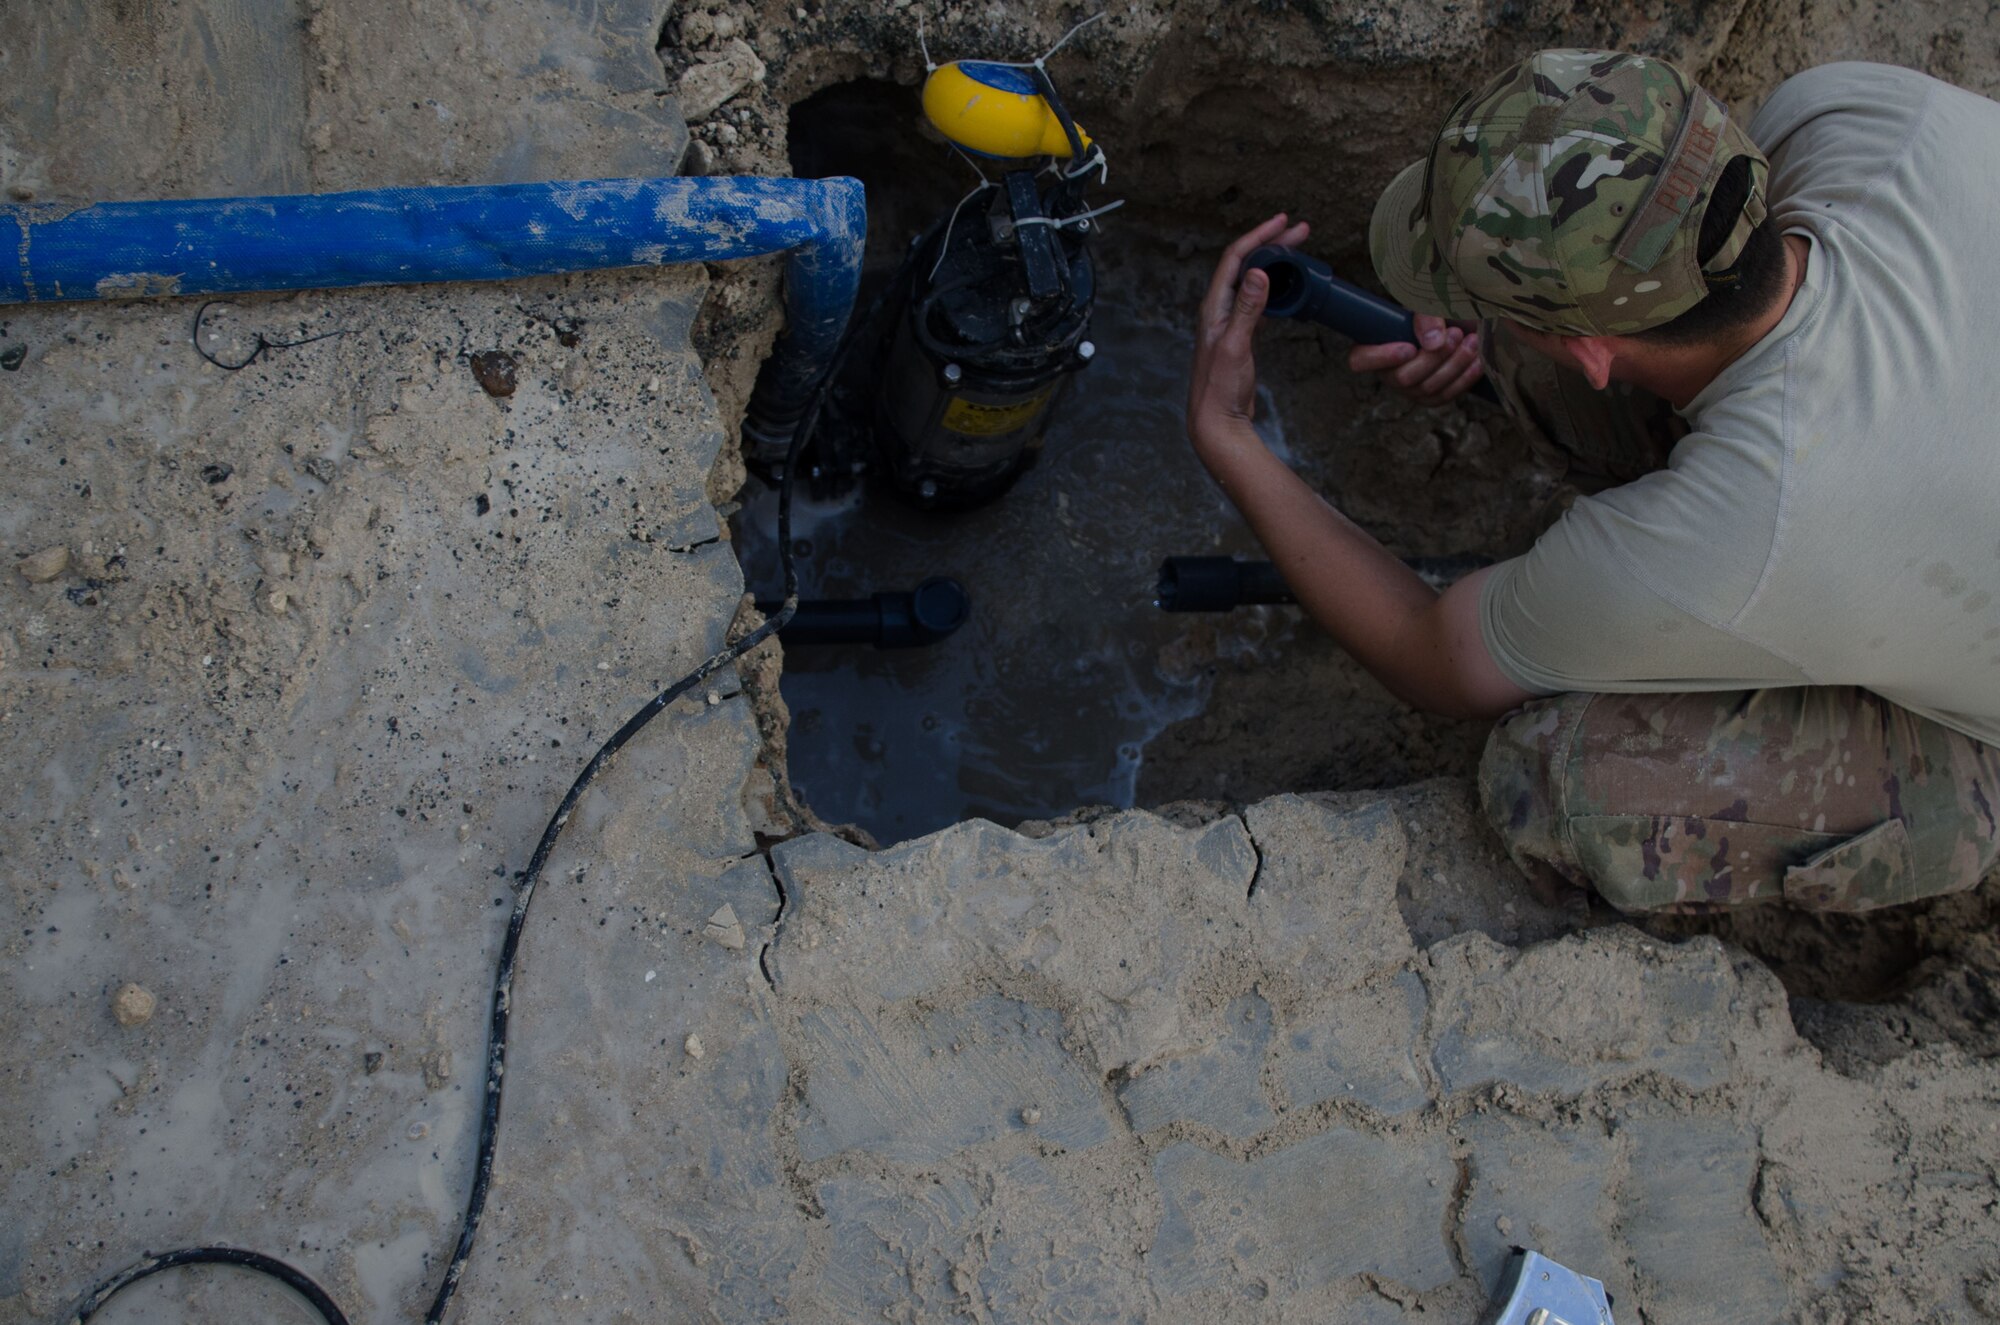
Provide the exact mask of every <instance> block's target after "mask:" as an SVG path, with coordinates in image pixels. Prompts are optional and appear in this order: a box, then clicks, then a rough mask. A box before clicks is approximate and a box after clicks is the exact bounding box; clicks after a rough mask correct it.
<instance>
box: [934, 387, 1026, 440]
mask: <svg viewBox="0 0 2000 1325" xmlns="http://www.w3.org/2000/svg"><path fill="white" fill-rule="evenodd" d="M1050 390H1051V391H1052V390H1054V388H1053V387H1051V388H1050ZM1048 402H1049V392H1048V391H1044V392H1042V393H1041V394H1040V395H1038V396H1030V397H1029V398H1028V399H1026V400H1022V401H1015V402H1013V403H1011V404H1005V405H982V404H980V403H979V402H978V401H976V400H967V399H966V398H965V397H964V396H954V397H952V401H951V403H950V404H949V405H946V406H945V407H944V418H943V419H942V420H940V422H942V423H943V424H944V426H945V427H946V428H949V429H950V430H951V431H952V432H956V433H963V434H965V435H966V436H967V437H995V436H998V435H999V434H1001V433H1003V432H1012V431H1014V429H1016V428H1019V427H1021V426H1022V425H1023V424H1025V423H1027V422H1028V420H1030V419H1032V418H1034V417H1035V415H1036V414H1037V413H1039V412H1040V411H1041V408H1042V406H1044V405H1046V404H1048Z"/></svg>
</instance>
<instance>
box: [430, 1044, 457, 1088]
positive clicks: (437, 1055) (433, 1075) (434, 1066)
mask: <svg viewBox="0 0 2000 1325" xmlns="http://www.w3.org/2000/svg"><path fill="white" fill-rule="evenodd" d="M449 1080H451V1050H449V1049H436V1050H433V1051H432V1052H430V1053H427V1054H425V1055H424V1089H426V1090H443V1089H444V1083H445V1082H447V1081H449Z"/></svg>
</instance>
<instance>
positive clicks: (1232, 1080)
mask: <svg viewBox="0 0 2000 1325" xmlns="http://www.w3.org/2000/svg"><path fill="white" fill-rule="evenodd" d="M1221 1023H1222V1029H1221V1035H1220V1038H1219V1039H1218V1040H1217V1041H1215V1042H1213V1043H1212V1044H1211V1045H1210V1046H1209V1047H1207V1048H1206V1049H1204V1050H1202V1051H1201V1052H1198V1053H1193V1054H1185V1055H1182V1056H1180V1057H1177V1058H1170V1059H1168V1060H1166V1061H1165V1062H1162V1063H1155V1064H1153V1065H1152V1067H1150V1068H1149V1069H1147V1070H1146V1071H1145V1072H1144V1073H1142V1074H1140V1075H1137V1076H1134V1077H1132V1078H1131V1079H1129V1080H1127V1081H1126V1082H1125V1084H1124V1085H1122V1086H1120V1087H1119V1088H1118V1102H1119V1103H1120V1104H1122V1105H1124V1106H1125V1116H1126V1117H1127V1118H1128V1119H1129V1120H1130V1121H1131V1124H1132V1130H1134V1131H1136V1132H1140V1133H1142V1134H1143V1133H1145V1132H1150V1131H1152V1130H1154V1129H1155V1128H1159V1127H1164V1126H1165V1125H1166V1124H1168V1123H1172V1122H1186V1123H1191V1124H1194V1125H1196V1126H1199V1127H1206V1128H1212V1129H1214V1130H1215V1131H1218V1132H1220V1133H1222V1134H1223V1135H1224V1136H1227V1137H1229V1138H1230V1139H1231V1140H1236V1141H1247V1140H1249V1139H1250V1138H1251V1137H1253V1136H1256V1135H1258V1134H1259V1133H1261V1132H1263V1131H1265V1130H1266V1129H1268V1128H1269V1127H1270V1126H1271V1124H1272V1123H1274V1122H1276V1121H1277V1115H1276V1114H1274V1113H1272V1112H1271V1106H1270V1105H1269V1104H1268V1103H1267V1102H1266V1101H1265V1099H1264V1085H1263V1071H1264V1060H1265V1058H1266V1057H1267V1055H1268V1054H1269V1052H1270V1044H1271V1005H1270V1004H1269V1003H1266V1002H1265V1001H1264V1000H1263V999H1262V998H1259V997H1258V996H1257V995H1256V994H1246V995H1244V996H1243V997H1242V998H1239V999H1237V1000H1236V1001H1235V1002H1233V1003H1231V1004H1230V1005H1229V1006H1228V1007H1227V1008H1225V1009H1223V1013H1222V1018H1221Z"/></svg>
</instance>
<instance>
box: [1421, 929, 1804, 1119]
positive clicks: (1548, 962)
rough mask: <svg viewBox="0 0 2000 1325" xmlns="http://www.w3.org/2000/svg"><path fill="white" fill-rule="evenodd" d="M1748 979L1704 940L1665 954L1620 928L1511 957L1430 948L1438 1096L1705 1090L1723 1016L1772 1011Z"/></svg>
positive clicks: (1775, 992)
mask: <svg viewBox="0 0 2000 1325" xmlns="http://www.w3.org/2000/svg"><path fill="white" fill-rule="evenodd" d="M1756 969H1757V970H1758V971H1759V972H1760V973H1761V978H1756V979H1752V980H1751V981H1750V982H1749V983H1748V984H1746V983H1745V980H1744V979H1743V977H1742V976H1741V975H1739V971H1738V965H1737V959H1735V958H1732V957H1731V956H1730V954H1729V953H1728V952H1727V951H1726V950H1725V949H1724V948H1723V947H1722V945H1721V944H1719V943H1717V942H1715V941H1714V940H1713V939H1695V940H1691V941H1689V942H1688V943H1685V944H1681V945H1678V946H1672V947H1670V946H1668V945H1665V944H1661V943H1658V942H1656V941H1654V940H1652V939H1649V938H1646V937H1645V936H1643V935H1641V934H1639V933H1638V932H1637V931H1634V930H1629V929H1624V928H1622V927H1618V928H1613V929H1610V930H1603V931H1597V932H1596V933H1593V934H1592V935H1591V941H1588V942H1586V941H1584V940H1583V939H1581V938H1569V939H1564V940H1560V941H1558V942H1555V943H1549V944H1543V945H1541V946H1538V947H1535V948H1532V949H1529V950H1528V951H1527V952H1526V953H1523V954H1519V955H1516V954H1515V953H1514V951H1513V950H1511V949H1507V948H1504V947H1502V946H1501V945H1499V944H1496V943H1493V942H1492V941H1491V940H1488V939H1485V938H1483V937H1480V936H1469V937H1467V938H1465V939H1461V940H1455V941H1453V942H1450V943H1445V944H1440V945H1438V946H1437V947H1436V948H1433V949H1432V951H1431V964H1430V968H1429V975H1430V982H1431V994H1432V999H1433V1002H1434V1004H1435V1006H1436V1011H1435V1014H1434V1017H1435V1022H1436V1026H1437V1031H1436V1034H1437V1050H1436V1056H1435V1062H1436V1065H1437V1072H1438V1077H1439V1080H1440V1082H1441V1083H1442V1084H1443V1086H1444V1088H1445V1089H1446V1090H1449V1091H1465V1090H1474V1089H1477V1088H1479V1087H1481V1086H1486V1085H1492V1084H1495V1083H1505V1084H1507V1085H1509V1086H1511V1087H1514V1088H1517V1089H1519V1090H1522V1091H1526V1092H1528V1093H1530V1094H1540V1093H1545V1092H1554V1093H1561V1094H1576V1093H1579V1092H1582V1091H1586V1090H1589V1089H1591V1088H1592V1087H1594V1086H1597V1085H1600V1084H1603V1083H1606V1082H1612V1081H1619V1080H1626V1079H1629V1078H1631V1077H1634V1076H1637V1075H1639V1074H1642V1073H1657V1074H1659V1075H1661V1076H1665V1077H1668V1078H1671V1079H1672V1080H1675V1081H1677V1082H1679V1083H1681V1084H1682V1085H1683V1086H1685V1087H1687V1088H1689V1089H1692V1090H1703V1089H1706V1088H1708V1087H1711V1086H1714V1085H1717V1084H1719V1083H1720V1082H1721V1081H1723V1080H1724V1079H1725V1078H1726V1077H1727V1076H1728V1075H1729V1071H1730V1067H1731V1064H1732V1061H1733V1060H1734V1058H1735V1057H1736V1054H1737V1052H1738V1045H1737V1043H1736V1041H1735V1040H1734V1039H1733V1038H1732V1033H1731V1032H1730V1031H1729V1030H1727V1029H1724V1028H1726V1027H1729V1026H1730V1025H1731V1024H1732V1021H1733V1020H1734V1018H1732V1016H1731V1014H1733V1013H1737V1012H1739V1011H1741V1010H1742V1009H1743V1007H1744V1006H1745V1005H1746V1004H1748V1003H1756V1004H1758V1005H1759V1006H1763V1007H1778V1006H1782V991H1780V990H1779V989H1777V987H1776V981H1774V980H1772V979H1771V978H1770V975H1769V973H1768V972H1763V971H1762V968H1756ZM1579 1005H1587V1006H1588V1007H1589V1008H1590V1012H1591V1015H1590V1016H1589V1017H1588V1018H1587V1019H1583V1020H1579V1018H1578V1017H1577V1016H1576V1014H1575V1013H1576V1009H1577V1007H1578V1006H1579ZM1787 1029H1789V1027H1788V1028H1787ZM1750 1038H1752V1039H1753V1040H1761V1038H1762V1037H1760V1036H1755V1035H1754V1034H1753V1035H1752V1036H1751V1037H1750Z"/></svg>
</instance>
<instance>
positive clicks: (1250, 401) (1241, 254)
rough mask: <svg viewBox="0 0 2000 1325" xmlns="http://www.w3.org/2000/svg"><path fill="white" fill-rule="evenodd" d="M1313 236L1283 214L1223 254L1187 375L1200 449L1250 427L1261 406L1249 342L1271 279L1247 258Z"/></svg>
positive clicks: (1192, 432)
mask: <svg viewBox="0 0 2000 1325" xmlns="http://www.w3.org/2000/svg"><path fill="white" fill-rule="evenodd" d="M1308 233H1309V228H1308V227H1307V225H1306V223H1305V222H1303V221H1300V222H1299V223H1297V224H1296V225H1290V226H1288V225H1286V223H1285V214H1284V213H1283V212H1279V213H1278V214H1277V215H1276V216H1274V217H1272V218H1271V219H1270V220H1268V221H1266V222H1264V224H1262V225H1260V226H1258V227H1257V228H1256V229H1255V230H1252V231H1251V232H1250V233H1249V234H1247V235H1244V236H1242V237H1241V238H1239V239H1238V240H1237V241H1236V242H1235V243H1233V244H1231V245H1230V246H1229V247H1228V248H1226V249H1224V250H1223V252H1222V260H1221V261H1220V262H1218V263H1216V264H1215V275H1214V276H1213V277H1211V278H1210V279H1209V282H1208V293H1207V295H1205V296H1204V297H1203V298H1202V301H1201V314H1200V321H1199V322H1198V323H1197V324H1196V326H1195V341H1194V367H1193V370H1192V371H1191V372H1190V373H1189V382H1188V407H1187V430H1188V438H1189V440H1191V441H1192V442H1193V443H1194V444H1195V449H1196V450H1200V449H1201V448H1202V447H1203V446H1204V445H1205V444H1206V445H1212V444H1214V443H1216V442H1217V441H1219V440H1220V439H1222V438H1223V437H1225V436H1227V435H1229V434H1230V433H1231V432H1232V431H1234V430H1236V429H1238V428H1245V429H1247V428H1248V426H1249V423H1250V417H1251V415H1252V414H1253V413H1254V412H1255V410H1256V407H1257V364H1256V360H1255V359H1254V358H1253V357H1252V354H1251V339H1252V337H1253V336H1254V335H1255V334H1256V331H1257V324H1258V322H1260V321H1262V320H1263V317H1264V302H1265V300H1267V299H1268V298H1270V294H1271V278H1270V277H1268V276H1266V275H1265V274H1264V273H1263V272H1261V271H1253V272H1249V273H1245V272H1244V271H1243V259H1244V258H1246V257H1248V256H1249V255H1250V253H1251V251H1252V250H1253V249H1255V248H1257V247H1258V246H1259V245H1262V244H1284V245H1286V246H1287V247H1297V246H1298V245H1299V244H1300V243H1302V242H1303V241H1304V240H1305V237H1306V235H1307V234H1308Z"/></svg>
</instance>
